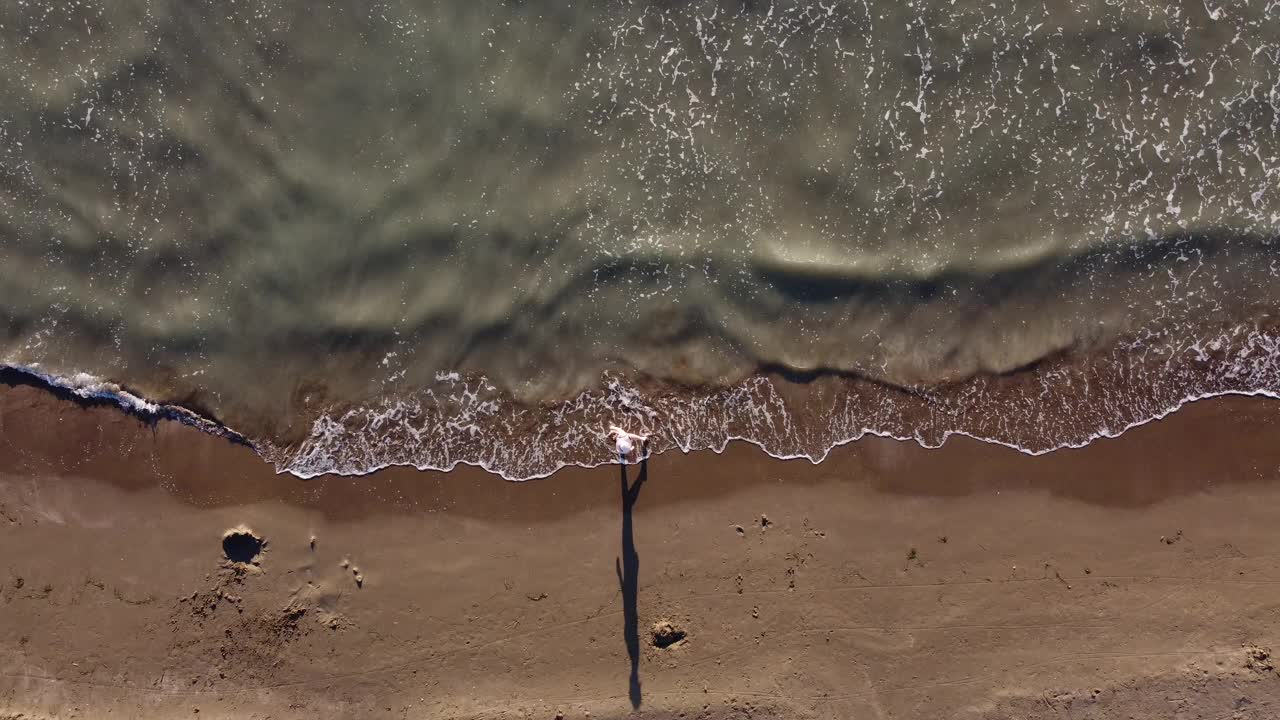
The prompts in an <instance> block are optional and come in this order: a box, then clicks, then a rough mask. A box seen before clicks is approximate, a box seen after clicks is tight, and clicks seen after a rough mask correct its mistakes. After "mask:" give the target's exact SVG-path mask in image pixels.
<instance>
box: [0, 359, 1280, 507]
mask: <svg viewBox="0 0 1280 720" xmlns="http://www.w3.org/2000/svg"><path fill="white" fill-rule="evenodd" d="M753 380H755V381H758V382H764V383H770V380H769V379H768V378H765V377H763V376H757V377H756V378H754V379H753ZM0 385H6V386H10V387H12V386H17V385H28V386H32V387H36V388H40V389H42V390H45V391H47V392H50V393H52V394H54V395H57V396H60V397H64V398H66V399H69V400H72V401H75V402H79V403H82V404H87V405H97V406H110V407H114V408H116V409H118V410H119V411H121V412H123V413H126V414H128V415H131V416H134V417H137V418H139V419H141V420H143V421H145V422H156V421H160V420H169V421H174V422H179V423H182V424H183V425H187V426H189V427H192V428H195V429H197V430H200V431H201V432H205V433H208V434H210V435H213V436H215V437H220V438H223V439H225V440H227V441H228V442H232V443H235V444H238V445H243V446H245V447H247V448H249V449H250V450H252V451H253V452H254V453H255V454H256V455H258V457H259V458H260V459H262V460H263V461H264V462H266V463H269V464H273V465H274V466H275V469H276V472H277V473H279V474H285V473H287V474H291V475H294V476H295V477H297V478H299V479H304V480H305V479H310V478H313V477H318V476H321V475H328V474H332V475H339V476H346V477H360V476H364V475H369V474H372V473H375V472H378V471H380V470H383V469H387V468H391V467H413V468H415V469H417V470H420V471H439V472H449V471H452V470H453V469H455V468H456V467H457V466H458V465H468V466H472V467H476V468H480V469H482V470H485V471H486V472H489V473H491V474H493V475H496V476H498V477H501V478H503V479H505V480H508V481H513V482H522V481H526V480H536V479H542V478H546V477H550V476H551V475H553V474H555V472H557V471H559V470H560V469H563V468H566V467H579V468H585V469H590V468H595V467H600V466H602V465H610V464H614V463H616V462H617V460H616V459H614V458H613V457H612V456H611V455H610V453H609V452H608V451H607V448H608V443H607V438H606V437H604V436H603V433H601V437H600V440H601V448H602V450H603V452H602V453H601V456H602V457H604V458H606V459H603V460H601V459H590V460H580V459H565V460H563V461H561V462H558V463H555V466H554V467H552V468H551V469H549V470H546V469H544V470H542V471H539V472H533V473H520V472H513V471H512V469H511V468H505V469H504V468H502V467H498V466H497V465H496V464H495V463H493V462H487V461H485V460H470V459H462V458H459V459H454V460H452V461H450V462H448V463H434V464H433V463H414V462H393V461H388V462H382V463H371V464H368V465H365V466H361V467H359V468H358V469H353V468H352V467H350V466H341V465H336V466H334V467H331V468H328V469H325V470H323V471H320V470H316V469H314V466H310V465H308V464H307V463H306V462H305V461H303V460H300V458H301V457H302V456H303V451H302V450H301V449H299V448H282V447H275V446H273V445H272V444H271V443H270V442H269V441H260V440H254V439H253V438H250V437H247V436H246V435H244V434H242V433H240V432H238V431H237V430H235V429H233V428H231V427H228V426H226V425H224V424H222V423H221V422H218V421H217V420H214V419H211V418H208V417H205V416H203V415H201V414H200V413H197V412H195V411H193V410H191V409H189V408H186V407H183V406H181V405H177V404H171V403H166V402H161V401H156V400H152V399H148V398H145V397H142V396H140V395H138V394H135V393H133V392H130V391H129V390H128V389H127V388H125V387H123V386H122V385H120V384H117V383H114V382H111V381H108V380H104V379H102V378H99V377H96V376H94V375H91V374H89V373H83V372H81V373H74V374H71V375H56V374H52V373H48V372H45V371H44V370H42V369H40V368H39V367H33V366H29V365H18V364H6V363H0ZM1226 396H1243V397H1267V398H1272V399H1280V392H1278V391H1277V390H1276V389H1272V388H1270V387H1261V388H1254V389H1221V390H1213V391H1207V392H1200V393H1188V394H1186V395H1185V396H1183V397H1181V398H1179V399H1177V400H1176V401H1174V402H1172V403H1169V404H1167V405H1166V406H1163V407H1161V408H1160V409H1158V410H1155V411H1152V412H1149V413H1146V414H1144V416H1141V417H1139V418H1138V419H1134V420H1132V421H1129V422H1126V423H1123V424H1121V425H1119V426H1118V427H1103V428H1100V429H1098V430H1096V431H1095V432H1092V433H1089V434H1088V435H1087V436H1085V437H1084V438H1083V439H1071V438H1064V439H1062V440H1061V441H1060V442H1055V443H1053V444H1051V445H1049V446H1044V447H1028V446H1025V445H1020V444H1018V443H1016V442H1010V441H1007V440H1002V439H1000V438H997V437H991V436H988V435H983V434H980V433H975V432H969V431H965V430H944V431H942V432H941V434H940V436H939V437H938V438H937V439H936V440H930V439H929V438H928V437H926V436H924V435H922V434H919V433H917V434H905V433H901V432H893V431H891V430H885V429H882V428H875V427H862V428H861V429H860V430H859V431H858V432H855V433H851V434H849V435H848V436H847V437H844V438H840V439H835V440H833V441H832V442H830V443H828V444H827V446H826V447H825V448H824V449H822V451H821V452H816V453H813V452H793V453H787V452H779V451H778V449H777V448H771V447H770V446H769V445H768V443H767V441H766V440H764V439H762V438H760V437H754V436H752V435H746V434H726V435H724V436H722V437H721V438H719V440H718V441H717V442H712V443H708V444H706V445H703V446H696V445H690V444H687V443H681V442H679V441H678V439H676V440H673V441H672V442H669V443H663V444H661V445H660V446H659V447H658V448H657V449H655V450H654V451H653V452H652V454H653V455H660V454H663V453H665V452H667V451H669V450H679V451H680V452H682V453H684V454H690V453H693V452H699V451H711V452H713V453H716V454H721V453H723V452H724V451H725V450H726V448H727V447H728V445H729V443H731V442H735V441H736V442H745V443H749V444H751V445H754V446H756V447H757V448H759V449H760V450H761V452H763V453H765V454H766V455H768V456H769V457H771V458H774V459H777V460H799V459H805V460H808V461H810V463H812V464H814V465H817V464H819V463H821V462H822V461H824V460H825V459H826V458H827V456H828V455H829V454H830V452H831V451H832V450H834V449H836V448H838V447H842V446H844V445H848V444H850V443H853V442H856V441H858V440H860V439H862V438H864V437H868V436H871V437H879V438H886V439H892V440H896V441H899V442H907V441H914V442H916V444H918V445H919V446H921V447H922V448H925V449H936V448H940V447H942V446H943V445H944V444H945V443H946V442H947V441H948V440H949V439H950V438H951V437H966V438H969V439H972V440H976V441H978V442H982V443H986V444H990V445H997V446H1001V447H1006V448H1009V449H1011V450H1015V451H1017V452H1020V453H1023V454H1025V455H1030V456H1040V455H1046V454H1048V453H1052V452H1057V451H1059V450H1069V449H1077V448H1081V447H1084V446H1086V445H1089V444H1091V443H1092V442H1094V441H1096V440H1102V439H1111V438H1117V437H1119V436H1121V435H1123V434H1124V433H1126V432H1128V431H1129V430H1132V429H1134V428H1137V427H1141V426H1143V425H1146V424H1148V423H1151V422H1155V421H1158V420H1162V419H1164V418H1166V417H1168V416H1170V415H1172V414H1173V413H1175V412H1177V411H1178V410H1180V409H1182V408H1183V407H1185V406H1186V405H1188V404H1190V403H1194V402H1199V401H1202V400H1210V399H1213V398H1218V397H1226ZM588 434H590V433H588ZM304 444H305V443H304Z"/></svg>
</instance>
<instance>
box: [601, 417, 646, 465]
mask: <svg viewBox="0 0 1280 720" xmlns="http://www.w3.org/2000/svg"><path fill="white" fill-rule="evenodd" d="M609 435H610V436H612V437H613V439H614V442H615V443H616V447H617V449H618V461H619V462H621V463H622V464H623V465H626V464H627V462H628V461H629V458H630V457H631V456H632V455H635V460H640V459H641V455H642V454H643V453H642V450H641V448H643V447H644V445H645V444H646V443H648V442H649V436H648V435H637V434H635V433H631V432H627V431H626V430H623V429H622V428H620V427H618V426H617V425H610V426H609Z"/></svg>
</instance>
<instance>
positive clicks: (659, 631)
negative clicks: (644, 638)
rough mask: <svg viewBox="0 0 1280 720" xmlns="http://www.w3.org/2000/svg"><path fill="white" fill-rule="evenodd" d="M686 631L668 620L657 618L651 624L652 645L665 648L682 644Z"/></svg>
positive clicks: (686, 634) (686, 635) (661, 648)
mask: <svg viewBox="0 0 1280 720" xmlns="http://www.w3.org/2000/svg"><path fill="white" fill-rule="evenodd" d="M687 637H688V633H686V632H685V631H684V629H683V628H681V627H680V626H679V625H676V624H675V623H673V622H671V621H670V620H659V621H658V622H656V623H654V624H653V646H654V647H656V648H658V649H660V650H665V649H667V648H674V647H679V646H680V645H682V644H684V642H685V640H686V638H687Z"/></svg>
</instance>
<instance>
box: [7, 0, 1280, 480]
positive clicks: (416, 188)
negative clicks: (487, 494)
mask: <svg viewBox="0 0 1280 720" xmlns="http://www.w3.org/2000/svg"><path fill="white" fill-rule="evenodd" d="M0 70H3V72H0V101H2V102H3V107H5V108H6V111H5V113H4V114H3V115H0V208H2V209H3V214H2V215H0V217H2V218H3V225H0V361H2V362H4V363H5V364H7V365H10V366H14V367H22V368H28V369H32V370H34V371H36V372H39V373H42V374H44V375H45V376H47V377H49V378H51V379H56V381H57V382H59V383H62V384H68V385H72V386H75V387H79V388H83V389H85V391H86V392H88V391H92V392H107V393H116V392H117V390H119V389H123V390H125V391H127V392H128V393H130V394H131V395H130V396H131V397H133V396H136V397H137V398H143V399H145V400H139V401H138V402H139V403H141V404H142V411H144V412H151V411H153V410H155V408H152V407H151V406H150V405H147V403H148V402H154V403H171V404H174V405H178V406H182V407H186V408H189V409H190V410H192V411H194V412H195V413H196V414H198V415H200V416H203V417H205V418H208V419H211V420H215V421H217V422H218V423H222V424H225V425H226V426H228V427H230V428H233V429H235V430H236V431H237V432H240V433H242V434H243V435H244V436H246V437H247V438H249V439H250V440H251V441H252V442H253V443H254V444H255V446H256V447H258V449H259V450H260V452H261V453H262V454H263V455H264V457H266V458H267V459H269V460H271V461H273V462H275V463H276V464H277V466H278V467H279V468H281V469H282V470H291V471H293V472H297V473H299V474H303V475H311V474H317V473H321V472H327V471H339V472H347V473H361V472H367V471H369V470H371V469H374V468H377V467H380V466H383V465H387V464H392V463H396V464H410V465H416V466H419V467H432V468H448V467H451V466H452V465H454V464H456V463H458V462H466V463H472V464H480V465H483V466H485V467H487V468H489V469H491V470H493V471H495V472H498V473H501V474H503V475H504V476H506V477H510V478H513V479H518V478H527V477H533V476H539V475H545V474H548V473H549V472H552V471H554V470H555V469H556V468H557V467H560V466H562V465H564V464H569V463H576V464H595V463H600V462H607V461H608V460H609V459H610V452H609V444H608V443H607V442H606V441H605V440H604V438H603V433H604V430H605V428H606V427H607V426H608V424H609V423H610V422H614V421H616V422H620V423H625V424H627V425H628V426H631V427H638V428H639V427H643V428H647V429H649V430H652V431H653V432H655V433H656V440H655V445H656V449H657V450H659V451H661V450H665V449H671V448H680V449H685V450H692V449H698V448H707V447H710V448H718V447H722V446H723V443H724V442H727V441H728V440H730V439H734V438H740V439H747V440H751V441H754V442H757V443H759V444H761V445H762V446H763V447H764V448H765V449H766V450H768V451H769V452H771V453H772V454H775V455H779V456H786V457H791V456H798V457H808V458H810V459H814V460H817V459H820V458H821V457H822V456H823V455H824V454H825V453H826V451H827V450H829V449H830V448H831V447H833V446H834V445H837V444H840V443H842V442H847V441H850V440H852V439H855V438H856V437H859V436H861V435H862V434H865V433H868V432H870V433H876V434H885V435H892V436H894V437H902V438H914V439H916V440H918V441H920V442H922V443H924V444H927V445H933V444H938V443H940V442H942V441H944V440H945V438H946V437H947V436H948V435H949V434H952V433H965V434H969V435H973V436H976V437H981V438H984V439H988V440H992V441H996V442H1003V443H1006V444H1011V445H1015V446H1017V447H1020V448H1023V449H1024V450H1027V451H1031V452H1042V451H1046V450H1049V449H1052V448H1055V447H1062V446H1067V445H1073V444H1080V443H1083V442H1087V441H1089V440H1090V439H1091V438H1094V437H1098V436H1104V435H1108V434H1114V433H1116V432H1119V431H1122V430H1123V429H1124V428H1125V427H1129V426H1131V425H1133V424H1136V423H1140V422H1144V421H1146V420H1149V419H1151V418H1153V417H1158V416H1160V415H1162V414H1164V413H1167V412H1169V411H1171V410H1172V409H1174V408H1176V407H1177V406H1178V405H1179V404H1180V403H1182V402H1185V401H1186V400H1188V399H1194V398H1198V397H1203V396H1206V395H1212V394H1219V393H1226V392H1242V393H1261V394H1271V393H1275V392H1277V391H1280V381H1278V372H1280V368H1278V366H1277V361H1276V353H1275V343H1276V341H1277V339H1278V338H1280V335H1277V333H1276V331H1275V323H1274V322H1272V319H1271V318H1272V316H1273V315H1274V314H1275V312H1276V311H1277V309H1278V308H1277V306H1278V305H1280V286H1278V284H1280V275H1277V273H1276V262H1277V260H1280V255H1278V254H1277V240H1280V152H1278V151H1280V2H1276V1H1275V0H1271V1H1270V2H1266V1H1245V0H1239V1H1237V2H1219V3H1214V2H1205V1H1204V0H1196V1H1195V2H1178V3H1149V2H1111V3H1106V2H1086V3H1067V2H1049V3H1045V2H1036V3H1029V2H1013V1H1011V0H1004V1H1003V2H985V3H976V2H949V1H948V2H941V1H938V2H934V1H923V0H922V1H919V2H905V3H899V2H870V0H868V1H867V2H862V1H861V0H858V1H842V2H835V1H833V2H830V3H822V2H817V3H810V2H775V3H765V2H688V3H646V2H631V3H603V2H594V3H580V4H577V5H576V6H574V7H572V8H568V7H565V6H564V4H563V3H550V2H532V1H531V2H523V3H462V2H456V1H452V0H450V1H440V2H426V1H422V2H411V1H408V0H405V1H402V2H375V3H363V2H359V3H358V2H335V3H329V4H327V5H325V6H323V7H319V6H315V5H314V4H311V3H303V2H292V1H285V2H277V3H270V4H268V3H221V2H192V1H181V2H180V1H178V0H170V1H168V2H163V1H158V2H140V1H139V2H128V1H126V2H105V0H102V1H97V2H94V1H89V2H82V3H79V4H74V5H73V4H66V3H53V2H24V3H13V4H9V5H6V6H5V7H4V8H0ZM81 373H83V374H85V375H83V376H79V377H77V374H81ZM113 396H116V395H113ZM121 397H123V396H121ZM134 405H135V406H136V405H137V403H135V404H134ZM135 409H136V407H135Z"/></svg>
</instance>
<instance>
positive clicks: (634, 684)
mask: <svg viewBox="0 0 1280 720" xmlns="http://www.w3.org/2000/svg"><path fill="white" fill-rule="evenodd" d="M644 450H645V449H644V448H642V449H641V453H644ZM641 457H642V458H643V459H642V460H641V461H640V474H639V475H638V476H636V481H635V482H634V483H633V484H631V485H630V486H628V485H627V466H626V465H622V466H621V470H620V473H621V476H622V557H621V558H620V559H618V560H617V561H616V563H615V565H616V568H617V571H618V585H619V586H621V588H622V633H623V638H624V639H625V640H626V642H627V656H628V657H629V658H631V681H630V687H629V689H628V693H627V694H628V695H629V696H630V697H631V707H632V708H638V707H640V613H639V594H640V555H639V554H638V553H637V552H636V539H635V535H634V534H633V533H632V526H631V510H632V508H634V507H635V504H636V500H637V499H638V498H639V497H640V487H641V486H642V485H644V481H645V480H647V479H648V478H649V458H648V457H647V456H645V455H643V454H642V456H641Z"/></svg>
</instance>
